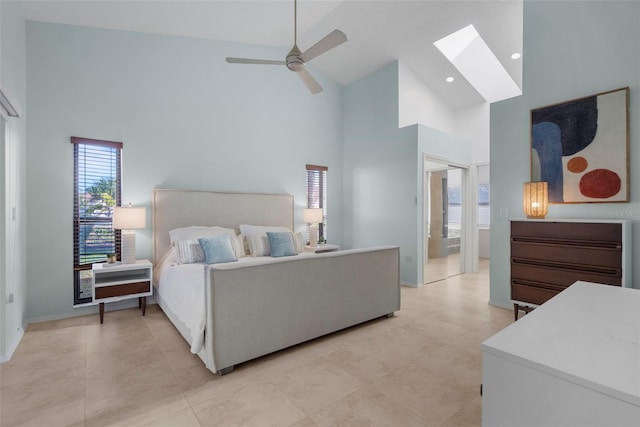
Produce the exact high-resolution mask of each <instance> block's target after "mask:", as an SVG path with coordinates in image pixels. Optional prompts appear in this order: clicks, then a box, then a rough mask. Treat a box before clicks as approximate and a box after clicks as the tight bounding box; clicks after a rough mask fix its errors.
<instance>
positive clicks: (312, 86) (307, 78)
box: [298, 68, 322, 95]
mask: <svg viewBox="0 0 640 427" xmlns="http://www.w3.org/2000/svg"><path fill="white" fill-rule="evenodd" d="M298 75H299V76H300V78H301V79H302V81H303V82H304V84H305V85H307V88H309V90H310V91H311V93H312V94H314V95H315V94H316V93H319V92H322V86H320V84H319V83H318V82H317V81H316V79H314V78H313V76H312V75H311V74H309V72H308V71H307V70H305V69H304V68H303V69H302V70H300V71H298Z"/></svg>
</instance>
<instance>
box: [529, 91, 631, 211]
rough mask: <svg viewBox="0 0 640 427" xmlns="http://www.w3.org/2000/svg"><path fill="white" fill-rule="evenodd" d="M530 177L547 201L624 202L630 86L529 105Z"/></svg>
mask: <svg viewBox="0 0 640 427" xmlns="http://www.w3.org/2000/svg"><path fill="white" fill-rule="evenodd" d="M531 181H546V182H548V188H549V203H612V202H628V201H629V88H628V87H627V88H622V89H616V90H613V91H610V92H603V93H599V94H596V95H592V96H588V97H585V98H580V99H575V100H572V101H568V102H563V103H560V104H554V105H549V106H546V107H541V108H537V109H534V110H531Z"/></svg>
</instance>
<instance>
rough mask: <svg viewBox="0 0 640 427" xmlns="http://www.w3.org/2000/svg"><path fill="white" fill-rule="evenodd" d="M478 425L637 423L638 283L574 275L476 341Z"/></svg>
mask: <svg viewBox="0 0 640 427" xmlns="http://www.w3.org/2000/svg"><path fill="white" fill-rule="evenodd" d="M482 352H483V361H482V383H483V398H482V425H483V426H636V427H637V426H640V290H638V289H629V288H620V287H612V286H602V285H599V284H593V283H588V282H577V283H575V284H574V285H572V286H570V287H569V288H567V289H566V290H564V291H562V292H561V293H560V294H558V295H556V296H555V297H554V298H552V299H551V300H549V301H548V302H547V303H545V304H543V305H542V306H540V308H538V309H536V310H534V311H533V312H531V313H530V314H528V315H526V316H524V317H523V318H522V319H520V320H518V321H517V322H515V323H513V324H511V325H510V326H508V327H507V328H505V329H504V330H502V331H500V332H499V333H497V334H496V335H494V336H493V337H491V338H489V339H488V340H486V341H485V342H484V343H483V344H482Z"/></svg>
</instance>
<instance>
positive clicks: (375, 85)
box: [344, 62, 472, 286]
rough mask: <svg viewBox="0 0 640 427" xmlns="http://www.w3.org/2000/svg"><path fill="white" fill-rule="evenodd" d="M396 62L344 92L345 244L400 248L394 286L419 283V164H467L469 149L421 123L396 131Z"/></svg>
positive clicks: (463, 142)
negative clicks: (432, 159)
mask: <svg viewBox="0 0 640 427" xmlns="http://www.w3.org/2000/svg"><path fill="white" fill-rule="evenodd" d="M398 74H399V64H398V62H393V63H391V64H389V65H387V66H385V67H383V68H381V69H380V70H378V71H375V72H374V73H372V74H370V75H368V76H365V77H363V78H362V79H360V80H358V81H356V82H354V83H352V84H350V85H348V86H347V87H346V88H345V90H344V115H345V116H344V241H345V243H346V244H347V245H348V246H350V247H365V246H375V245H398V246H400V270H401V271H400V273H401V280H402V282H403V283H404V284H407V285H413V286H416V285H421V284H422V282H423V279H422V274H423V267H424V262H423V259H424V253H423V244H422V236H423V233H424V226H423V223H424V218H423V208H422V206H423V195H422V192H423V190H422V185H423V183H422V170H423V167H422V159H423V154H424V153H427V154H430V155H434V156H440V157H443V158H446V159H449V160H454V161H457V162H458V163H467V164H468V163H471V157H472V149H471V143H470V142H469V141H466V140H464V139H462V138H460V137H456V136H454V135H452V134H449V133H446V132H442V131H439V130H437V129H433V128H429V127H427V126H423V125H412V126H407V127H404V128H401V129H398V108H399V105H398V102H399V98H398V83H399V82H398Z"/></svg>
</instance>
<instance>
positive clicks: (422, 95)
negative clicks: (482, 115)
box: [398, 62, 488, 133]
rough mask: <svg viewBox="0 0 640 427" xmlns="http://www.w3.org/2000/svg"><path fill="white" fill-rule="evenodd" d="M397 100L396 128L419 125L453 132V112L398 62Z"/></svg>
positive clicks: (454, 125) (454, 115) (454, 116)
mask: <svg viewBox="0 0 640 427" xmlns="http://www.w3.org/2000/svg"><path fill="white" fill-rule="evenodd" d="M398 98H399V101H398V127H401V128H402V127H405V126H410V125H415V124H421V125H424V126H428V127H431V128H434V129H438V130H442V131H445V132H450V133H454V132H455V130H456V129H455V127H456V123H455V122H456V121H455V118H456V114H455V111H454V110H453V109H452V108H451V107H450V106H449V105H448V104H447V103H446V102H444V101H443V100H442V99H441V98H440V97H439V96H438V95H436V93H435V92H434V91H433V90H431V88H430V87H429V86H427V85H426V84H425V83H424V82H423V81H422V80H420V78H419V77H418V76H417V75H416V74H415V73H414V72H413V71H411V70H410V69H409V68H408V67H407V66H405V65H404V64H403V63H402V62H398ZM487 119H488V117H487Z"/></svg>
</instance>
